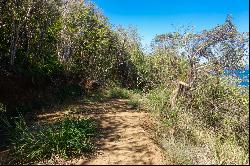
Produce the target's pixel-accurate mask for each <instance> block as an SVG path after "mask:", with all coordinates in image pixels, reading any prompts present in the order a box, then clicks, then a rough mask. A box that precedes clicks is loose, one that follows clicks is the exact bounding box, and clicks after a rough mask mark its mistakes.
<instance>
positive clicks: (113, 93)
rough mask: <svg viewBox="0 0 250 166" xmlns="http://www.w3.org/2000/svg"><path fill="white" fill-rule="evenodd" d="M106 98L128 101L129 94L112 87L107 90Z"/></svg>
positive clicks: (126, 91)
mask: <svg viewBox="0 0 250 166" xmlns="http://www.w3.org/2000/svg"><path fill="white" fill-rule="evenodd" d="M107 96H108V97H109V98H112V99H129V97H130V92H129V90H126V89H123V88H119V87H114V88H111V89H110V90H108V93H107Z"/></svg>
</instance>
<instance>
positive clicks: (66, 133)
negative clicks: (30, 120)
mask: <svg viewBox="0 0 250 166" xmlns="http://www.w3.org/2000/svg"><path fill="white" fill-rule="evenodd" d="M10 134H11V143H12V146H11V149H10V155H9V159H8V160H9V162H10V163H30V162H34V161H39V160H42V159H49V158H51V156H52V155H59V156H61V157H64V158H69V157H72V156H75V155H79V154H82V153H85V152H91V151H92V149H93V147H94V144H93V138H94V137H95V136H96V135H97V134H98V131H97V124H96V123H95V122H94V121H93V120H91V119H73V118H65V119H63V120H60V121H57V122H55V123H53V124H45V125H42V126H36V127H35V126H33V127H28V126H27V124H26V122H25V120H24V118H22V117H19V118H18V120H16V121H15V128H14V129H10Z"/></svg>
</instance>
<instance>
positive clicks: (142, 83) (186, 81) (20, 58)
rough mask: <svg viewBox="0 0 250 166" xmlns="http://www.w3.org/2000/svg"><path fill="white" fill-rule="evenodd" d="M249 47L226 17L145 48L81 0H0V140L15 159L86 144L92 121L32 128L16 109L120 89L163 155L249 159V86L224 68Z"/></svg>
mask: <svg viewBox="0 0 250 166" xmlns="http://www.w3.org/2000/svg"><path fill="white" fill-rule="evenodd" d="M248 49H249V34H248V33H240V32H238V31H237V27H236V26H235V25H234V23H233V18H231V17H230V16H228V17H227V18H226V20H225V23H224V24H222V25H218V26H216V27H214V28H213V29H209V30H204V31H202V32H194V30H193V29H192V28H187V29H182V30H181V31H178V30H177V31H176V32H169V33H166V34H162V35H157V36H155V38H154V39H153V41H152V51H151V52H150V53H145V51H144V50H143V48H142V46H141V43H140V36H139V34H138V33H137V31H136V29H135V28H128V29H125V28H122V27H114V26H112V25H111V24H110V23H109V22H108V18H106V17H105V16H104V15H103V14H102V13H101V12H100V10H99V9H98V8H97V7H95V5H93V4H91V3H89V2H88V3H86V2H80V1H79V2H78V1H72V2H68V3H63V2H61V1H57V0H49V1H30V0H23V1H12V0H6V1H1V2H0V116H1V119H2V120H1V123H0V137H1V138H3V139H2V140H1V142H0V143H1V148H3V147H5V148H6V147H7V148H8V149H10V151H9V156H11V160H12V162H13V163H14V164H18V163H29V162H34V161H39V160H43V159H45V158H50V157H51V156H52V155H57V154H59V155H61V156H63V157H66V158H67V157H72V156H76V155H79V154H83V153H86V152H89V151H91V150H92V149H93V147H94V142H93V140H94V138H95V137H96V136H97V135H98V132H97V131H98V124H96V122H94V121H93V120H91V119H74V118H68V117H67V118H63V119H61V120H59V121H56V122H55V123H46V124H43V125H42V126H39V125H38V126H36V127H35V128H33V127H32V126H29V125H27V124H26V122H27V120H26V119H25V118H23V117H26V116H27V115H29V114H31V113H35V112H39V111H41V110H43V109H48V108H53V107H54V106H58V105H63V104H65V103H70V102H71V101H74V100H78V99H79V98H81V99H83V101H91V100H98V101H102V100H106V99H114V98H116V99H117V98H119V99H126V100H127V103H128V105H130V107H131V108H133V109H138V110H139V109H143V110H146V111H149V112H151V113H152V116H153V117H155V118H156V119H157V122H158V123H157V126H156V128H157V130H156V131H155V132H156V137H155V139H156V141H157V142H159V144H160V145H161V146H162V148H163V149H164V150H165V154H166V157H167V158H168V159H170V160H171V162H172V163H174V164H249V91H248V87H241V86H237V85H238V82H239V81H240V79H239V78H238V77H236V76H233V74H232V73H234V72H235V71H244V69H245V65H246V61H247V60H248V59H249V52H248ZM225 71H228V72H225ZM20 114H21V115H20ZM3 140H7V141H5V142H4V141H3Z"/></svg>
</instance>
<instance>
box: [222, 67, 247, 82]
mask: <svg viewBox="0 0 250 166" xmlns="http://www.w3.org/2000/svg"><path fill="white" fill-rule="evenodd" d="M225 74H226V75H231V76H234V77H237V78H239V79H241V82H240V83H239V84H238V86H249V69H244V70H234V71H225Z"/></svg>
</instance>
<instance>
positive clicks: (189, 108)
mask: <svg viewBox="0 0 250 166" xmlns="http://www.w3.org/2000/svg"><path fill="white" fill-rule="evenodd" d="M203 79H204V80H203V82H200V84H198V86H197V87H196V88H195V89H193V90H191V91H190V92H188V94H182V95H180V96H179V98H178V99H177V103H176V105H175V106H174V107H171V105H170V98H171V93H172V91H173V90H174V89H173V88H171V87H167V88H164V87H163V86H159V87H158V88H155V89H153V90H151V91H149V92H148V93H147V94H145V95H144V96H143V97H142V100H141V105H142V106H143V107H144V108H145V109H147V110H150V111H151V112H152V113H153V115H155V116H157V119H158V122H159V123H158V131H157V132H158V133H157V135H158V138H157V139H158V141H159V143H160V144H161V145H162V147H163V148H164V149H165V152H166V155H167V157H168V158H169V159H170V160H171V161H172V163H174V164H249V159H248V157H249V111H248V110H249V106H248V103H249V94H248V92H247V90H244V89H243V88H240V87H235V86H229V85H228V84H225V83H224V82H223V81H221V82H220V83H219V84H215V80H214V78H213V77H209V78H203Z"/></svg>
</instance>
